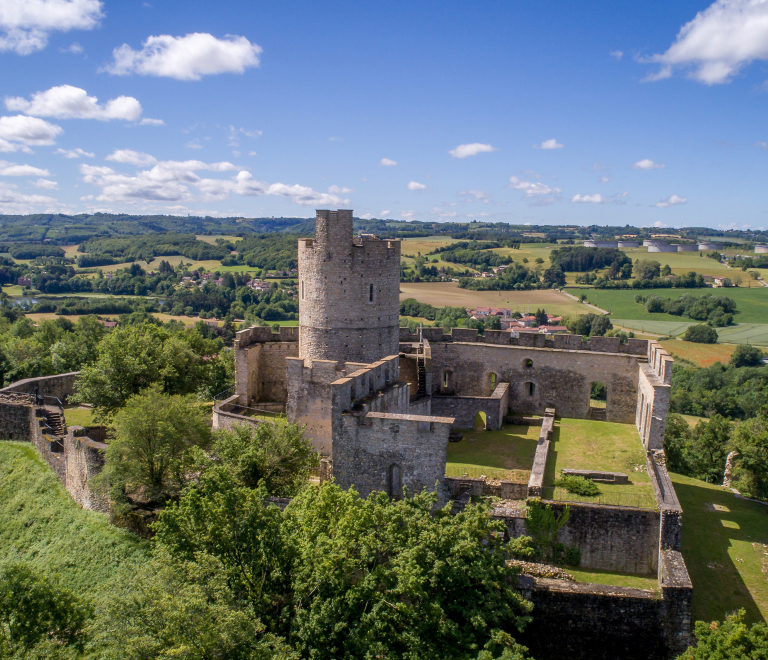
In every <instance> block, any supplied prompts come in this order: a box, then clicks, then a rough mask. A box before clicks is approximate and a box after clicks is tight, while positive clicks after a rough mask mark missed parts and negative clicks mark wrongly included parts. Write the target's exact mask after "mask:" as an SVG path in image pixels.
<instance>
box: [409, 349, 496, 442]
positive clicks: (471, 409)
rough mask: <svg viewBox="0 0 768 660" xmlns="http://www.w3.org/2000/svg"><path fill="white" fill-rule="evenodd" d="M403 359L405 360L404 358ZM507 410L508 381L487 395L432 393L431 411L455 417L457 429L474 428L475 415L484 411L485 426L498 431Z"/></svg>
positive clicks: (443, 415)
mask: <svg viewBox="0 0 768 660" xmlns="http://www.w3.org/2000/svg"><path fill="white" fill-rule="evenodd" d="M404 361H405V360H404ZM508 410H509V383H499V384H498V385H497V386H496V389H495V390H494V391H493V394H491V396H489V397H477V396H458V395H457V396H441V395H439V394H433V395H432V412H433V413H434V414H435V415H440V416H442V417H453V418H455V419H456V421H455V422H454V426H455V427H456V428H458V429H473V428H475V416H476V415H477V413H479V412H483V413H485V417H486V421H485V428H486V429H488V430H489V431H498V430H499V429H500V428H501V426H502V424H503V423H504V416H505V415H506V414H507V411H508Z"/></svg>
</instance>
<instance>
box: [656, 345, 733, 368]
mask: <svg viewBox="0 0 768 660" xmlns="http://www.w3.org/2000/svg"><path fill="white" fill-rule="evenodd" d="M661 345H662V346H663V347H664V348H665V349H666V351H667V353H669V354H670V355H671V356H672V357H673V358H683V359H685V360H688V361H689V362H692V363H693V364H695V365H696V366H697V367H710V366H712V365H713V364H714V363H715V362H720V363H721V364H728V361H729V360H730V359H731V355H732V354H733V351H735V350H736V345H735V344H696V343H694V342H691V341H682V340H680V339H678V340H670V341H664V342H661Z"/></svg>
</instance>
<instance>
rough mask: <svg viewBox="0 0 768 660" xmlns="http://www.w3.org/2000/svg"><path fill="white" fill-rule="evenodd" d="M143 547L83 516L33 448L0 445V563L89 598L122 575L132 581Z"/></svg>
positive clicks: (99, 519)
mask: <svg viewBox="0 0 768 660" xmlns="http://www.w3.org/2000/svg"><path fill="white" fill-rule="evenodd" d="M148 554H149V553H148V543H146V542H145V541H142V540H141V539H139V538H138V537H136V536H134V535H133V534H130V533H129V532H126V531H124V530H121V529H118V528H116V527H113V526H112V525H111V524H110V523H109V518H108V517H107V516H106V515H105V514H103V513H96V512H94V511H84V510H83V509H81V508H80V506H79V505H77V504H76V503H75V502H74V500H72V498H71V497H70V496H69V494H68V493H67V491H66V490H65V489H64V487H63V486H62V485H61V484H60V483H59V481H58V479H57V478H56V476H55V475H54V473H53V471H52V470H51V469H50V468H49V467H48V465H47V464H46V463H44V462H43V460H42V459H41V458H40V457H39V456H38V454H37V452H36V450H35V448H34V446H32V445H31V444H29V443H23V442H5V441H2V442H0V561H5V560H22V561H26V562H29V563H30V564H31V565H32V567H33V568H35V569H37V570H40V571H47V572H48V573H49V574H51V575H54V576H57V577H60V578H61V580H62V582H63V584H65V585H67V586H68V587H70V588H71V589H73V590H74V591H76V592H78V593H80V594H83V595H85V596H92V595H95V594H97V593H98V592H100V591H101V590H102V589H105V588H106V587H107V584H108V582H109V581H110V580H111V579H112V578H115V577H120V576H121V575H134V574H135V573H136V572H137V571H138V569H139V567H140V566H141V565H142V564H143V563H144V562H145V561H146V559H147V557H148Z"/></svg>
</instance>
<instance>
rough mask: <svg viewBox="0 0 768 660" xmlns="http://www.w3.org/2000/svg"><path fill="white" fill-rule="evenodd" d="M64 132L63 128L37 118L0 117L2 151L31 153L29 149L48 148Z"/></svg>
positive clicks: (20, 116)
mask: <svg viewBox="0 0 768 660" xmlns="http://www.w3.org/2000/svg"><path fill="white" fill-rule="evenodd" d="M62 132H63V130H62V128H61V126H57V125H56V124H50V123H48V122H47V121H45V120H44V119H38V118H37V117H25V116H24V115H16V116H14V117H0V151H6V152H8V151H19V150H21V151H29V147H42V146H47V145H50V144H53V143H54V140H55V139H56V136H57V135H59V134H60V133H62Z"/></svg>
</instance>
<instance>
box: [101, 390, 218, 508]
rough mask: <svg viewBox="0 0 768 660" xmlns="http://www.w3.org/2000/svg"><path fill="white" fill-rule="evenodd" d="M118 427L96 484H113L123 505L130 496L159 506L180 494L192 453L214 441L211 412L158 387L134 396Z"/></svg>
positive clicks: (116, 422)
mask: <svg viewBox="0 0 768 660" xmlns="http://www.w3.org/2000/svg"><path fill="white" fill-rule="evenodd" d="M113 429H114V436H115V437H114V438H113V439H112V440H110V442H109V444H108V445H107V460H106V464H105V467H104V469H103V471H102V472H101V473H100V474H99V475H98V477H97V479H96V482H97V483H99V484H101V485H102V487H105V486H108V487H109V489H110V492H111V494H112V497H113V499H115V500H116V501H118V502H119V501H120V500H121V499H122V497H123V496H126V495H127V496H129V497H131V496H137V495H140V496H141V497H142V498H144V499H147V500H150V501H155V502H156V501H164V500H166V499H167V498H168V497H175V496H177V495H178V493H179V492H180V491H181V489H182V488H183V487H184V485H185V484H186V483H187V478H188V472H189V469H190V467H191V466H192V464H193V461H194V457H193V452H192V451H191V449H192V448H193V447H206V446H207V445H208V444H209V443H210V429H209V426H208V412H207V411H206V410H205V409H204V408H202V407H200V406H198V405H196V404H195V403H194V401H192V400H191V399H190V398H189V397H182V396H179V395H174V396H171V395H168V394H164V393H163V392H161V391H160V389H159V387H158V386H154V387H151V388H149V389H147V390H145V391H144V392H142V393H140V394H137V395H134V396H133V397H131V398H130V399H129V400H128V401H127V403H126V405H125V407H124V408H123V409H122V410H120V411H119V412H118V413H117V414H116V415H115V417H114V421H113Z"/></svg>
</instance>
